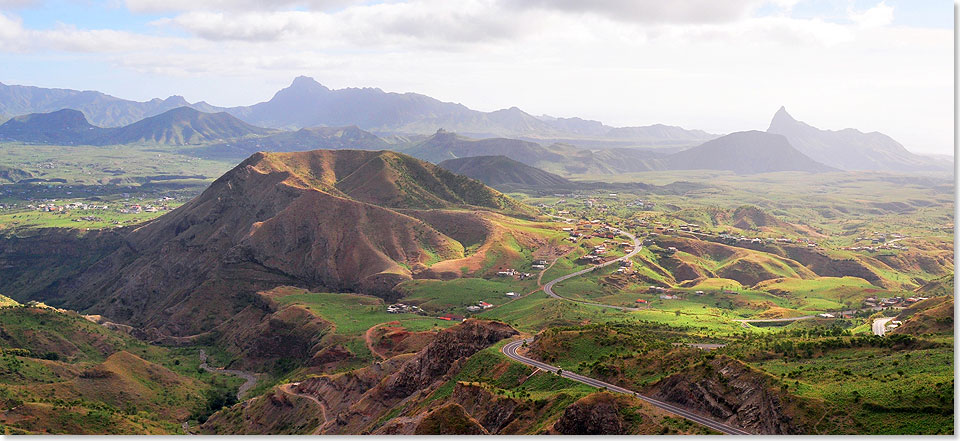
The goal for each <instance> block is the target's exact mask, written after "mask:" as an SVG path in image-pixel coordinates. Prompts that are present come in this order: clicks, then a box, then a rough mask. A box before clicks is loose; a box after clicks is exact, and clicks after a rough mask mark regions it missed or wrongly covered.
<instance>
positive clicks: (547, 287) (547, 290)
mask: <svg viewBox="0 0 960 441" xmlns="http://www.w3.org/2000/svg"><path fill="white" fill-rule="evenodd" d="M614 231H615V232H617V234H622V235H624V236H627V237H629V238H630V239H631V240H633V251H631V252H629V253H627V254H626V255H624V256H623V257H620V258H617V259H614V260H611V261H609V262H604V263H601V264H599V265H593V266H591V267H589V268H586V269H582V270H580V271H577V272H575V273H570V274H567V275H564V276H560V277H557V278H556V279H553V280H551V281H549V282H547V284H546V285H543V292H545V293H547V295H548V296H550V297H553V298H555V299H561V300H566V301H569V302H576V303H582V304H584V305H593V306H600V307H603V308H613V309H619V310H621V311H637V310H639V309H640V308H631V307H628V306H616V305H605V304H603V303H597V302H591V301H588V300H580V299H571V298H569V297H564V296H561V295H559V294H557V293H555V292H553V286H554V285H556V284H557V283H559V282H562V281H564V280H567V279H572V278H574V277H577V276H580V275H583V274H586V273H589V272H591V271H594V270H596V269H599V268H603V267H605V266H608V265H613V264H614V263H619V262H621V261H624V260H629V259H630V258H631V257H633V256H636V255H637V253H639V252H640V248H641V246H640V240H639V239H637V236H634V235H632V234H630V233H628V232H626V231H623V230H614Z"/></svg>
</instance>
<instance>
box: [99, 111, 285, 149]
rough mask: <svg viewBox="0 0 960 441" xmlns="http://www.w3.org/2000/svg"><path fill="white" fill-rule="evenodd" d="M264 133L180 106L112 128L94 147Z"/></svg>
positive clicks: (225, 116)
mask: <svg viewBox="0 0 960 441" xmlns="http://www.w3.org/2000/svg"><path fill="white" fill-rule="evenodd" d="M267 133H269V130H267V129H262V128H259V127H254V126H252V125H250V124H247V123H245V122H243V121H240V120H239V119H237V118H234V117H233V116H230V115H229V114H226V113H222V112H221V113H205V112H200V111H198V110H194V109H191V108H189V107H179V108H176V109H173V110H169V111H167V112H164V113H162V114H160V115H157V116H153V117H150V118H145V119H142V120H140V121H138V122H135V123H133V124H130V125H128V126H124V127H121V128H118V129H111V130H109V131H108V132H106V133H105V134H104V135H103V136H101V137H99V139H98V140H97V144H132V143H155V144H168V145H185V144H199V143H204V142H214V141H223V140H227V139H235V138H242V137H245V136H250V135H264V134H267Z"/></svg>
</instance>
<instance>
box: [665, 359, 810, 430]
mask: <svg viewBox="0 0 960 441" xmlns="http://www.w3.org/2000/svg"><path fill="white" fill-rule="evenodd" d="M647 392H648V393H649V394H650V395H651V396H652V397H653V398H656V399H658V400H663V401H667V402H670V403H674V404H678V405H680V406H683V407H684V408H687V409H690V410H693V411H697V412H699V413H702V414H704V415H706V416H709V417H712V418H715V419H717V420H720V421H723V422H725V423H727V424H730V425H733V426H736V427H742V428H744V429H746V430H748V431H751V432H754V433H759V434H800V433H810V431H809V428H808V427H806V424H805V423H804V422H803V420H804V419H803V418H800V417H799V415H798V412H799V410H798V408H797V402H798V401H799V400H802V399H801V398H799V397H795V396H787V395H786V394H785V393H784V392H782V391H780V390H779V389H778V388H775V385H774V383H773V378H772V377H770V376H769V375H768V374H764V373H762V372H759V371H756V370H754V369H751V368H750V367H749V366H747V365H745V364H743V363H741V362H739V361H737V360H734V359H731V358H728V357H723V356H721V357H716V358H714V359H712V360H708V361H707V362H705V363H703V364H700V365H697V366H694V367H691V368H688V369H685V370H684V371H681V372H680V373H677V374H674V375H671V376H669V377H667V378H664V379H663V380H660V381H659V382H657V383H656V384H654V385H653V386H651V387H650V389H649V390H648V391H647ZM805 407H807V408H809V406H805Z"/></svg>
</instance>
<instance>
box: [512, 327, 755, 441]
mask: <svg viewBox="0 0 960 441" xmlns="http://www.w3.org/2000/svg"><path fill="white" fill-rule="evenodd" d="M530 341H533V338H528V339H525V340H516V341H512V342H510V343H507V344H506V345H504V346H503V349H501V352H503V354H504V355H506V356H507V357H509V358H511V359H513V360H515V361H518V362H520V363H523V364H525V365H527V366H532V367H535V368H539V369H542V370H545V371H549V372H553V373H556V372H557V371H558V370H560V368H558V367H556V366H551V365H549V364H546V363H544V362H541V361H538V360H534V359H532V358H528V357H524V356H523V355H520V354H519V353H517V349H519V348H520V345H522V344H523V343H524V342H530ZM560 376H562V377H564V378H569V379H571V380H573V381H577V382H580V383H583V384H586V385H588V386H593V387H596V388H601V389H606V390H609V391H613V392H619V393H622V394H628V395H633V396H635V397H637V398H639V399H641V400H643V401H645V402H647V403H649V404H650V405H652V406H654V407H657V408H660V409H663V410H665V411H667V412H670V413H673V414H675V415H678V416H681V417H683V418H686V419H688V420H691V421H694V422H696V423H699V424H702V425H704V426H706V427H709V428H711V429H713V430H716V431H718V432H720V433H723V434H725V435H752V433H750V432H747V431H745V430H743V429H739V428H736V427H733V426H731V425H728V424H724V423H721V422H719V421H715V420H712V419H710V418H707V417H704V416H701V415H698V414H696V413H693V412H690V411H688V410H685V409H683V408H680V407H677V406H675V405H673V404H670V403H666V402H663V401H660V400H656V399H653V398H650V397H647V396H644V395H641V394H640V393H639V392H634V391H632V390H629V389H625V388H622V387H620V386H617V385H615V384H610V383H607V382H603V381H600V380H596V379H593V378H590V377H585V376H583V375H580V374H577V373H574V372H570V371H562V372H560Z"/></svg>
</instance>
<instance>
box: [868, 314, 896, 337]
mask: <svg viewBox="0 0 960 441" xmlns="http://www.w3.org/2000/svg"><path fill="white" fill-rule="evenodd" d="M894 318H896V317H884V318H878V319H876V320H874V321H873V334H874V335H879V336H881V337H882V336H883V334H886V333H887V322H889V321H890V320H893V319H894Z"/></svg>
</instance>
